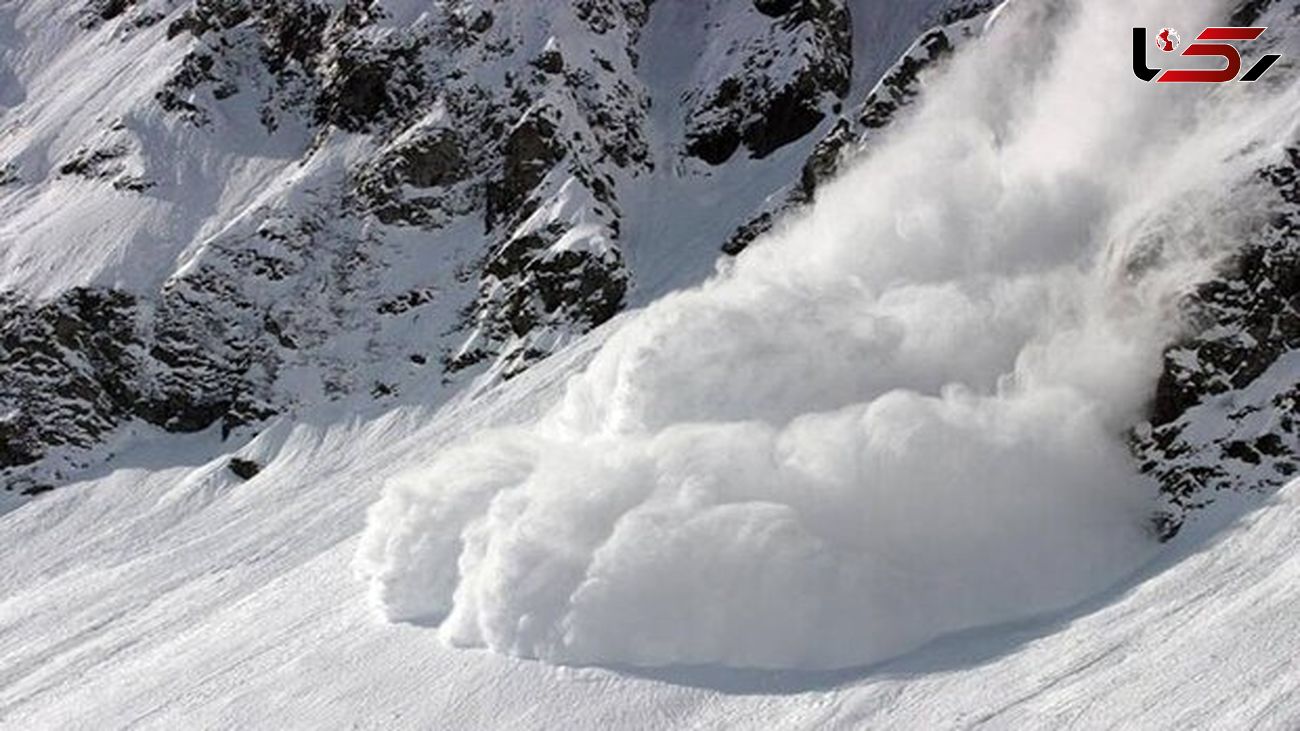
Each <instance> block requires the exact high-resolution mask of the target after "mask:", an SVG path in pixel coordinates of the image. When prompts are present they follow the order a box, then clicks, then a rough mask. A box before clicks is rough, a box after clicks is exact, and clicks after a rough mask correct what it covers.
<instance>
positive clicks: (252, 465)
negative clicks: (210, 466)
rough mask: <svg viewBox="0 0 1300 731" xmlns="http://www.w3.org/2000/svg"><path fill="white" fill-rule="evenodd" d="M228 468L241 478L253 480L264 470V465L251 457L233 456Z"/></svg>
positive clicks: (227, 465)
mask: <svg viewBox="0 0 1300 731" xmlns="http://www.w3.org/2000/svg"><path fill="white" fill-rule="evenodd" d="M226 468H227V469H229V470H230V471H231V472H232V473H234V475H235V476H236V477H238V478H239V479H241V480H251V479H253V478H254V477H257V476H258V475H259V474H261V472H262V465H260V464H258V463H257V462H255V461H253V460H251V459H242V458H240V457H233V458H231V460H230V462H229V463H227V464H226Z"/></svg>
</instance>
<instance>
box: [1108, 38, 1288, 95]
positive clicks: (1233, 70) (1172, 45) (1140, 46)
mask: <svg viewBox="0 0 1300 731" xmlns="http://www.w3.org/2000/svg"><path fill="white" fill-rule="evenodd" d="M1265 30H1268V29H1267V28H1206V29H1205V30H1203V31H1201V34H1200V35H1198V36H1197V37H1196V41H1197V42H1196V43H1192V44H1190V45H1189V46H1187V48H1186V49H1184V50H1183V52H1182V53H1181V54H1179V55H1180V56H1209V57H1213V58H1221V59H1223V60H1224V62H1225V65H1224V67H1223V68H1221V69H1168V70H1165V71H1164V72H1163V73H1161V69H1153V68H1150V67H1148V66H1147V61H1146V48H1147V45H1146V44H1147V29H1146V28H1134V29H1133V73H1134V74H1135V75H1136V76H1137V77H1138V78H1139V79H1141V80H1143V81H1151V80H1152V79H1155V80H1156V82H1157V83H1175V84H1177V83H1183V84H1188V83H1192V84H1221V83H1224V82H1226V81H1233V80H1235V79H1236V78H1237V76H1238V75H1239V74H1241V66H1242V62H1241V52H1240V51H1238V50H1237V47H1236V46H1234V45H1232V43H1233V42H1237V43H1244V42H1247V41H1253V40H1255V39H1257V38H1259V37H1260V36H1261V35H1263V34H1264V31H1265ZM1203 41H1220V42H1218V43H1208V42H1203ZM1181 43H1182V38H1180V37H1179V35H1178V31H1176V30H1174V29H1173V28H1162V29H1161V30H1160V32H1159V33H1157V34H1156V48H1159V49H1160V50H1161V51H1164V52H1165V53H1172V52H1173V51H1176V50H1178V46H1179V45H1180V44H1181ZM1280 58H1282V57H1281V56H1279V55H1277V54H1269V55H1267V56H1264V57H1262V58H1260V59H1259V60H1258V61H1256V62H1255V64H1254V65H1253V66H1251V67H1250V70H1249V71H1247V72H1246V74H1245V75H1244V76H1242V77H1241V81H1258V80H1259V79H1260V77H1262V76H1263V75H1264V73H1265V72H1266V71H1268V70H1269V69H1270V68H1272V67H1273V64H1275V63H1277V61H1278V59H1280ZM1156 77H1159V78H1156Z"/></svg>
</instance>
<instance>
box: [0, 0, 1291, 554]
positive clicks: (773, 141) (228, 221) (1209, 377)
mask: <svg viewBox="0 0 1300 731" xmlns="http://www.w3.org/2000/svg"><path fill="white" fill-rule="evenodd" d="M11 5H12V4H11ZM996 5H997V3H996V2H994V0H949V1H948V2H942V1H940V0H934V1H925V2H916V3H908V4H900V8H901V7H903V6H906V9H905V10H903V9H900V10H896V11H892V12H894V14H895V15H896V16H897V18H896V22H894V23H893V24H892V25H888V29H889V31H890V32H889V33H888V34H885V35H880V34H881V33H883V31H881V30H880V28H881V27H883V26H882V25H880V24H877V25H869V24H865V23H862V22H860V21H861V17H860V16H859V14H860V13H865V12H869V9H868V8H865V7H864V6H863V5H862V4H861V3H857V2H854V1H853V0H743V1H740V0H737V1H735V2H722V1H721V0H708V1H705V0H701V2H698V3H695V2H692V3H689V4H676V3H673V2H669V0H658V2H652V0H555V1H554V2H548V3H520V2H511V1H510V0H439V1H437V2H424V3H416V2H406V1H404V0H275V1H272V0H188V1H182V0H90V2H87V3H84V4H80V5H75V6H74V5H71V4H67V3H55V2H51V1H47V0H28V1H27V2H25V3H22V2H20V3H17V10H14V9H9V10H6V11H4V13H3V14H0V40H3V41H5V45H6V46H7V47H8V48H9V49H10V50H8V51H4V52H0V87H4V86H6V85H7V86H8V87H9V88H8V90H5V89H4V88H0V125H2V126H0V218H4V219H7V220H8V221H10V223H9V224H7V227H6V228H0V257H2V258H3V263H4V267H5V269H6V272H7V273H6V274H5V276H4V278H3V281H0V286H2V287H3V291H4V293H3V295H2V296H0V483H2V484H3V486H4V489H6V490H8V491H11V492H23V493H29V494H35V493H39V492H42V491H45V490H48V489H50V488H53V487H56V486H57V485H59V484H60V483H62V482H64V481H66V480H67V479H69V478H70V477H71V476H73V475H75V474H76V473H77V471H79V470H81V469H84V468H86V467H88V466H90V465H92V464H94V463H95V462H96V460H99V459H102V458H103V456H104V454H105V453H106V452H107V451H109V450H111V449H112V448H113V444H114V443H115V442H116V441H117V440H120V439H122V438H123V435H124V433H125V432H126V431H127V430H129V428H131V427H133V426H140V425H145V426H147V427H148V428H156V429H162V430H166V431H170V432H194V431H203V430H206V429H211V428H217V429H220V431H221V433H222V434H223V435H225V436H231V435H234V436H236V437H237V436H239V435H245V434H248V433H251V432H252V431H255V430H256V429H257V428H258V425H259V424H261V423H264V422H265V420H267V419H268V418H270V417H272V416H274V415H277V414H286V413H293V412H295V411H297V410H299V409H303V408H308V407H311V406H313V405H317V404H321V403H324V402H329V401H341V400H352V401H355V402H356V403H357V404H358V408H364V407H365V406H364V405H365V404H369V403H373V402H378V403H379V404H381V405H382V404H384V403H386V402H392V401H395V400H398V399H401V398H403V397H404V396H405V395H408V394H409V395H416V396H419V397H420V398H421V399H423V400H425V401H429V400H433V401H437V400H439V399H444V398H446V397H447V396H448V395H450V394H451V393H454V392H455V391H456V390H458V389H462V388H465V387H466V386H467V385H468V384H470V383H472V382H475V381H477V382H480V383H481V382H483V381H485V380H488V381H490V380H491V379H501V378H510V377H512V376H514V375H516V374H518V373H520V372H521V371H522V370H524V369H526V368H527V367H528V366H529V365H530V364H532V363H535V362H536V361H538V360H539V359H541V358H544V357H546V356H547V355H548V354H550V353H552V352H554V351H555V350H556V349H557V348H559V347H562V346H563V345H564V344H566V343H568V342H570V341H571V340H572V339H573V338H575V337H578V336H581V335H582V334H584V333H586V332H588V331H590V330H591V329H592V328H594V327H597V326H599V325H600V324H602V323H604V322H606V321H607V320H609V319H610V318H612V317H613V316H615V315H616V314H618V313H619V312H620V311H622V310H623V309H625V308H626V307H629V306H632V305H635V304H636V303H637V302H640V301H645V299H646V298H649V297H651V296H654V295H656V294H660V293H662V291H665V290H666V289H669V288H671V287H673V286H680V285H681V284H683V283H689V282H691V281H695V280H698V278H700V277H702V276H705V275H706V274H707V273H708V271H709V268H710V264H711V262H712V260H713V259H714V258H715V257H716V256H725V255H735V254H738V253H739V252H741V251H742V250H744V249H745V248H746V247H747V246H748V245H749V244H750V243H751V242H752V241H753V240H754V239H755V238H756V237H757V236H759V235H761V234H762V233H763V232H764V231H766V230H768V229H769V228H770V227H771V226H772V225H773V224H774V223H775V222H776V221H777V220H779V219H780V217H781V216H783V215H787V214H788V213H789V212H790V211H792V210H793V209H795V208H797V207H798V206H801V205H804V204H806V203H807V202H809V201H810V200H811V199H812V197H813V195H814V193H815V191H816V189H817V187H818V185H819V184H820V183H821V182H823V181H825V180H826V179H828V178H829V177H831V176H832V175H834V174H835V172H836V171H837V169H839V167H840V166H841V165H842V164H843V162H844V161H845V160H846V159H849V158H851V157H852V156H853V155H854V154H856V153H857V152H858V151H860V150H862V149H864V148H866V147H869V146H870V144H871V143H872V140H873V139H874V138H875V137H876V136H877V135H878V134H880V132H881V130H883V129H884V128H886V127H887V126H888V125H890V124H891V123H892V122H893V121H894V120H895V119H897V118H899V117H900V116H901V115H902V114H904V113H905V111H906V108H907V107H908V105H909V104H911V103H912V102H913V101H914V100H915V99H916V98H917V97H918V95H919V94H920V92H921V88H922V86H923V85H924V83H925V79H926V74H927V72H928V71H929V70H930V69H931V68H932V67H934V66H935V65H936V64H939V63H941V62H942V61H943V59H944V58H945V57H947V56H948V55H950V54H951V53H952V52H953V51H954V50H955V49H957V48H958V47H960V46H961V45H962V44H963V43H966V42H968V41H969V40H970V39H972V38H974V37H976V36H978V34H979V33H980V32H981V31H982V29H983V28H984V26H985V24H986V23H987V22H988V20H989V17H990V15H991V14H992V12H993V11H994V9H995V6H996ZM1286 12H1292V9H1291V8H1290V7H1289V4H1288V3H1284V2H1262V1H1261V0H1252V1H1250V2H1243V3H1241V4H1240V5H1239V7H1238V8H1237V10H1236V12H1235V14H1234V16H1233V24H1235V25H1243V24H1247V23H1252V22H1261V23H1262V22H1264V21H1265V20H1267V19H1268V17H1269V14H1271V13H1286ZM873 29H874V30H873ZM872 32H874V33H876V34H877V35H875V36H871V37H864V34H869V33H872ZM42 33H45V34H47V35H48V36H49V38H45V36H42V35H41V34H42ZM42 39H45V46H46V47H48V48H46V50H45V51H42V52H36V51H33V50H32V49H33V48H37V47H38V46H40V44H41V43H42ZM51 39H52V40H51ZM50 48H52V49H54V50H49V49H50ZM61 49H62V50H61ZM863 49H867V50H866V51H864V50H863ZM38 50H39V49H38ZM61 52H62V53H64V55H68V56H69V57H74V56H75V59H74V60H75V61H76V62H77V63H80V64H83V65H84V59H85V58H87V57H90V56H91V55H92V54H98V56H99V57H102V58H103V59H104V67H105V68H104V71H103V73H104V74H105V75H104V76H103V77H102V78H100V77H96V76H95V75H94V74H93V73H91V72H88V80H87V81H85V83H84V84H83V85H82V87H84V88H76V89H68V88H63V87H56V86H54V83H55V82H54V81H52V80H51V79H54V78H55V77H56V74H55V72H56V71H58V70H59V69H60V68H62V67H61V66H60V63H61V62H62V58H63V57H62V56H60V55H59V54H60V53H61ZM47 69H48V73H47ZM97 79H98V80H97ZM97 83H98V84H100V85H102V86H103V87H104V88H105V89H108V90H109V92H111V98H109V97H106V96H104V95H102V94H99V93H98V92H96V91H95V90H94V89H93V88H92V87H94V86H95V85H96V84H97ZM115 84H116V86H114V85H115ZM126 90H129V93H128V91H126ZM109 92H105V93H106V94H108V93H109ZM38 107H39V108H43V109H45V108H47V109H49V110H50V111H49V112H48V114H49V117H50V118H49V119H44V118H43V117H42V114H41V113H40V112H38V111H37V109H38ZM69 120H71V121H69ZM1298 166H1300V153H1296V152H1293V153H1292V156H1291V158H1290V159H1288V160H1279V161H1278V165H1277V166H1276V167H1274V168H1270V169H1268V170H1263V171H1260V180H1261V182H1262V183H1264V184H1267V185H1268V187H1269V189H1270V190H1272V191H1274V195H1275V197H1276V201H1275V205H1274V210H1275V212H1276V213H1275V215H1274V216H1273V217H1272V219H1271V220H1270V221H1269V223H1268V226H1267V227H1266V229H1267V230H1265V231H1262V232H1261V233H1260V234H1259V236H1258V238H1256V239H1252V240H1251V241H1250V242H1249V243H1248V244H1247V245H1246V246H1245V248H1243V249H1242V250H1241V253H1240V255H1239V256H1238V257H1237V258H1236V259H1234V260H1233V261H1232V262H1231V263H1230V264H1229V265H1227V267H1226V268H1225V271H1224V273H1223V276H1222V278H1221V279H1219V280H1216V281H1215V282H1213V283H1211V284H1209V285H1207V286H1206V287H1204V288H1203V289H1202V290H1200V291H1198V292H1196V293H1194V294H1193V295H1191V296H1189V298H1188V300H1187V302H1186V307H1185V310H1186V312H1187V313H1188V322H1189V327H1188V332H1189V335H1188V336H1187V337H1186V338H1185V339H1184V340H1183V341H1182V342H1180V343H1179V344H1178V345H1177V346H1176V347H1174V348H1172V349H1171V350H1170V351H1169V354H1168V356H1167V358H1166V368H1165V373H1164V375H1163V378H1162V380H1161V383H1160V387H1159V391H1158V393H1157V395H1156V398H1155V400H1154V402H1153V406H1152V414H1153V416H1152V422H1151V425H1149V426H1145V425H1144V426H1142V427H1139V428H1138V429H1137V430H1135V433H1134V438H1133V444H1134V452H1135V454H1136V455H1137V458H1138V459H1139V461H1140V464H1141V466H1142V468H1143V469H1144V470H1146V471H1147V472H1149V473H1151V474H1152V475H1154V476H1155V477H1157V478H1158V479H1159V480H1160V481H1161V483H1162V484H1163V485H1164V486H1165V489H1166V492H1167V495H1168V496H1169V503H1170V508H1169V510H1168V512H1167V514H1166V515H1164V516H1162V518H1161V521H1162V528H1163V530H1165V532H1166V533H1169V534H1171V533H1172V532H1174V531H1176V529H1177V526H1178V525H1180V524H1181V522H1182V520H1183V519H1184V517H1185V514H1186V511H1187V509H1188V508H1191V507H1194V506H1197V505H1200V504H1203V503H1205V502H1206V501H1208V500H1211V499H1212V495H1213V492H1214V490H1215V489H1218V488H1219V487H1227V486H1232V487H1240V486H1242V485H1245V486H1247V487H1260V488H1263V487H1267V486H1270V485H1274V484H1277V483H1278V482H1280V481H1281V480H1283V479H1285V478H1286V477H1287V476H1289V475H1291V474H1292V473H1293V472H1295V471H1296V470H1297V469H1298V468H1300V462H1297V460H1296V459H1295V458H1294V455H1295V454H1296V451H1297V448H1298V447H1300V442H1297V439H1298V437H1297V434H1296V431H1297V429H1300V425H1298V424H1296V423H1293V422H1294V421H1295V416H1294V415H1295V408H1296V403H1297V399H1300V385H1297V383H1295V382H1294V378H1293V377H1291V375H1290V374H1292V373H1294V372H1295V369H1294V368H1291V367H1289V363H1290V360H1291V359H1292V358H1293V357H1294V355H1293V352H1294V351H1295V349H1296V347H1297V345H1300V314H1298V311H1297V307H1300V268H1297V264H1298V263H1300V249H1298V248H1297V242H1296V239H1297V231H1298V230H1300V190H1298V189H1297V174H1298V173H1297V167H1298ZM232 181H233V182H232ZM729 185H730V186H733V188H731V189H730V190H732V191H733V193H735V195H734V196H731V197H728V198H726V200H728V201H730V200H731V199H732V198H734V199H735V201H736V202H734V203H729V204H728V205H727V206H726V207H725V210H720V209H719V205H718V201H717V199H716V198H714V199H710V198H708V197H699V200H691V197H692V196H694V191H698V190H703V189H714V188H719V187H726V186H729ZM741 185H743V186H744V188H745V190H744V191H743V194H742V191H741V190H740V188H739V187H737V186H741ZM678 190H681V191H685V192H684V193H674V191H678ZM674 195H677V196H679V198H672V196H674ZM665 200H670V201H671V202H673V203H674V204H675V205H674V206H672V207H671V208H672V210H673V214H672V215H673V216H676V217H680V218H682V219H683V221H684V223H682V222H678V223H679V225H674V223H673V222H671V221H661V220H647V219H655V218H656V217H658V216H659V215H660V214H658V213H654V214H646V213H645V211H662V210H664V206H662V205H659V206H656V205H652V204H654V203H656V202H659V203H662V202H663V201H665ZM97 215H98V216H102V217H103V221H102V222H99V223H97V222H94V221H85V220H84V219H87V218H93V217H95V216H97ZM638 216H640V217H641V218H638ZM65 219H67V221H65V222H63V223H58V224H57V226H56V227H55V228H54V229H51V228H49V226H50V225H53V224H49V223H48V221H56V222H59V221H64V220H65ZM73 219H77V220H73ZM33 221H38V222H40V223H39V224H33V223H32V222H33ZM177 221H179V223H178V222H177ZM186 222H189V223H186ZM92 224H94V225H92ZM687 228H690V229H698V230H700V231H703V232H705V233H704V234H701V236H700V238H699V240H694V241H691V242H689V245H690V247H692V248H691V250H690V252H689V256H688V255H684V254H681V253H680V252H681V251H683V249H681V248H680V247H679V248H677V249H673V248H671V247H670V246H668V242H665V241H662V240H660V239H661V238H672V237H673V235H672V232H679V231H682V230H685V229H687ZM52 231H53V233H52ZM65 232H71V233H65ZM65 239H66V240H67V245H66V248H64V249H60V248H59V246H60V245H61V244H60V242H62V241H64V240H65ZM46 250H51V251H52V252H53V253H50V254H48V255H46V254H45V253H43V252H44V251H46ZM663 252H671V253H663ZM82 262H85V263H84V264H83V263H82ZM65 270H67V271H65ZM135 270H139V271H138V272H137V271H135Z"/></svg>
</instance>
